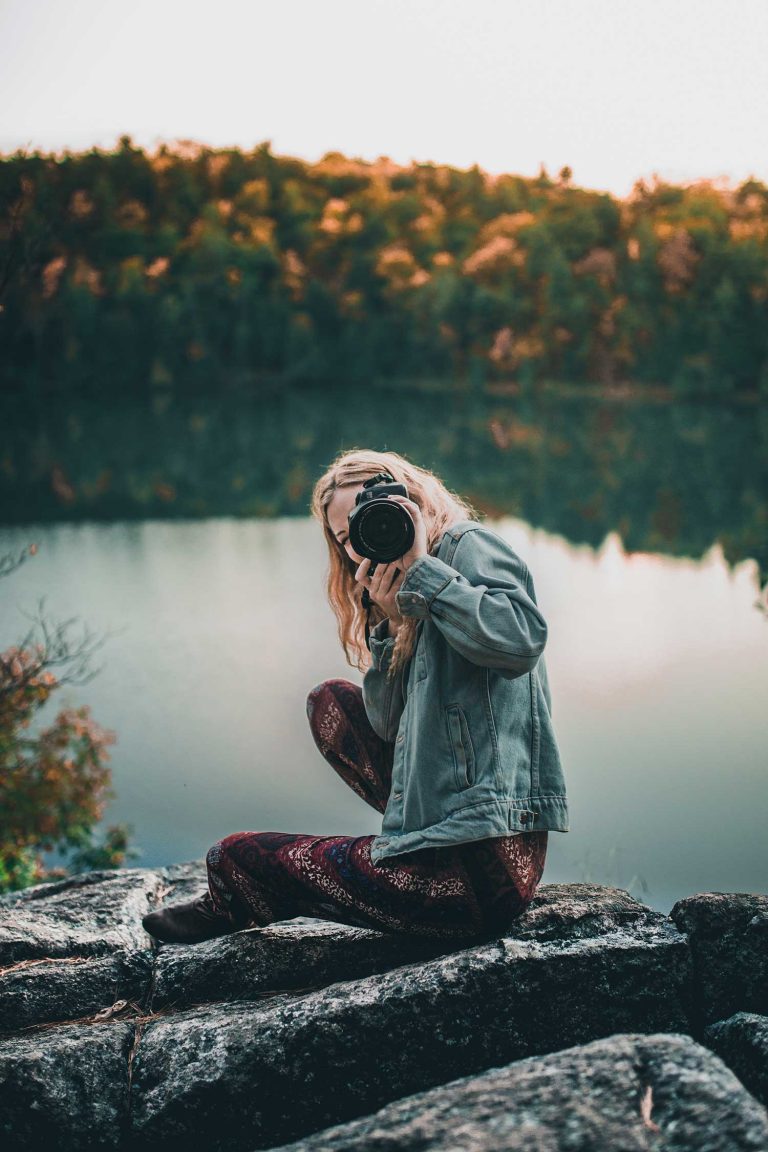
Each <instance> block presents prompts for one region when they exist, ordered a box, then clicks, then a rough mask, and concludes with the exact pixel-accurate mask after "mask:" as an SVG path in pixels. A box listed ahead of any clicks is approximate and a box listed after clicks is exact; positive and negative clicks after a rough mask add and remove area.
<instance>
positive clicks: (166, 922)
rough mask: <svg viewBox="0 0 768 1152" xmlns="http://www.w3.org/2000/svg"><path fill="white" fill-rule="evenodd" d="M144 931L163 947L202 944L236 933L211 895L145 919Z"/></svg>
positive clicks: (143, 921)
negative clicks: (213, 938) (216, 906)
mask: <svg viewBox="0 0 768 1152" xmlns="http://www.w3.org/2000/svg"><path fill="white" fill-rule="evenodd" d="M141 922H142V924H143V925H144V929H145V931H147V932H148V933H149V935H150V936H154V937H155V939H156V940H161V941H162V942H163V943H164V944H199V943H200V941H201V940H210V939H211V938H212V937H214V936H224V935H225V934H226V933H227V932H234V931H236V929H235V926H234V924H233V923H232V921H231V920H227V919H226V917H224V916H220V915H219V914H218V912H216V911H215V909H214V907H213V901H212V900H211V894H210V892H204V893H203V895H202V896H198V897H197V898H196V899H195V900H187V902H186V903H185V904H171V906H170V907H169V908H161V909H159V910H158V911H157V912H149V913H148V914H147V915H146V916H144V917H143V918H142V921H141Z"/></svg>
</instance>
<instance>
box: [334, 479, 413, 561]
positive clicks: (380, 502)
mask: <svg viewBox="0 0 768 1152" xmlns="http://www.w3.org/2000/svg"><path fill="white" fill-rule="evenodd" d="M392 496H405V497H406V499H407V497H408V489H407V488H406V487H405V485H404V484H396V483H395V481H394V479H393V477H392V476H390V475H389V474H388V473H387V472H380V473H379V474H378V475H377V476H372V477H371V479H370V480H366V481H365V483H364V484H363V489H362V491H361V492H358V494H357V496H356V498H355V507H354V508H353V509H352V511H351V512H350V514H349V542H350V544H351V545H352V547H353V548H354V550H355V552H357V554H358V556H365V557H367V558H368V559H369V560H374V561H375V562H376V563H377V564H389V562H390V561H391V560H397V558H398V557H399V556H403V555H404V554H405V553H406V552H407V551H408V550H409V549H410V548H411V546H412V545H413V542H414V540H415V539H416V529H415V527H414V523H413V520H412V518H411V515H410V513H409V512H408V510H407V508H404V507H403V505H402V504H399V503H398V502H397V500H392V499H390V497H392ZM372 570H373V568H372V569H371V571H372Z"/></svg>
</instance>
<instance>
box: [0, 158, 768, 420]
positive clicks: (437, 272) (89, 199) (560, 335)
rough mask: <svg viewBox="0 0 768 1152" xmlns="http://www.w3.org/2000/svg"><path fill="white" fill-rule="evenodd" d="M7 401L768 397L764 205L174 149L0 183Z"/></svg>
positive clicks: (555, 181)
mask: <svg viewBox="0 0 768 1152" xmlns="http://www.w3.org/2000/svg"><path fill="white" fill-rule="evenodd" d="M0 236H3V237H5V239H6V244H5V251H6V256H5V259H4V261H3V260H2V259H0V291H2V288H3V282H5V292H4V311H3V313H2V314H0V365H4V367H3V368H1V369H0V375H1V376H3V377H4V381H5V383H6V386H7V387H8V388H9V389H11V390H13V391H15V392H18V393H22V394H23V393H25V392H34V391H35V390H36V389H39V388H40V387H47V388H50V387H55V388H57V389H61V390H69V389H72V390H75V389H81V388H83V387H85V388H90V389H92V390H94V392H95V393H96V394H97V395H98V397H99V398H103V396H104V395H105V393H106V392H109V391H111V392H112V393H113V394H117V393H121V394H122V393H125V392H131V391H132V392H136V393H143V392H146V390H150V391H151V390H152V389H163V388H173V387H176V388H179V389H187V388H190V387H193V386H194V387H199V388H201V389H207V390H215V389H216V388H218V387H221V386H229V385H235V386H244V387H246V388H249V389H253V388H254V387H258V386H261V385H263V384H265V383H277V384H278V385H281V386H282V385H286V384H291V383H293V382H295V381H302V382H308V383H310V384H320V385H323V384H328V383H334V384H338V383H343V382H356V383H359V382H360V381H370V380H371V379H380V380H390V379H393V378H399V379H405V380H410V379H417V378H426V379H438V378H439V379H447V378H449V377H452V378H455V379H459V380H464V381H468V382H470V383H471V384H473V385H477V386H479V385H483V384H485V383H486V382H490V383H493V382H495V381H498V380H501V381H504V382H506V381H510V380H514V381H515V382H516V383H520V384H525V385H533V386H535V385H538V384H540V383H546V382H548V381H566V382H568V383H570V384H579V383H584V384H591V385H594V384H597V385H601V386H605V387H612V386H614V385H616V384H621V383H627V382H629V383H633V384H636V385H640V386H645V385H649V386H657V385H666V386H671V387H672V388H674V390H675V391H676V392H677V393H679V394H681V395H686V396H687V395H689V394H695V393H714V394H717V395H722V396H732V395H734V394H736V393H739V392H750V393H754V392H755V391H757V390H760V391H762V392H763V393H766V394H768V329H766V325H765V307H766V302H767V301H768V278H767V275H766V269H767V268H768V187H766V186H765V185H764V184H762V183H761V182H760V181H757V180H753V179H750V180H746V181H744V182H743V183H742V184H741V185H740V186H738V187H735V188H730V187H724V186H720V185H718V184H717V183H713V182H707V181H699V182H697V183H692V184H690V185H686V186H675V185H671V184H668V183H665V182H662V181H658V180H656V181H654V182H651V183H646V182H643V181H638V182H637V184H636V185H635V187H634V189H633V191H632V193H631V194H630V195H629V196H628V197H627V198H626V199H623V200H619V199H617V198H615V197H613V196H611V195H609V194H608V193H603V192H597V191H592V190H590V189H585V188H580V187H578V186H576V185H575V184H574V183H573V180H572V173H571V172H570V171H569V170H568V169H567V168H564V169H563V170H562V171H561V172H560V173H559V175H558V176H557V177H550V176H549V175H548V174H547V173H546V171H544V170H543V169H542V172H541V173H540V174H539V176H538V177H536V178H524V177H521V176H516V175H513V174H503V175H492V174H490V173H487V172H484V171H483V170H482V169H480V168H479V167H478V166H474V167H472V168H470V169H468V170H466V171H465V170H460V169H456V168H452V167H449V166H447V165H440V164H432V163H426V164H418V163H414V164H411V165H409V166H407V167H404V166H399V165H397V164H394V163H393V162H392V161H390V160H389V159H387V158H386V157H380V158H379V160H377V161H373V162H367V161H363V160H359V159H355V158H349V157H345V156H343V155H341V154H340V153H337V152H330V153H327V154H326V155H325V156H324V157H323V158H322V159H321V160H320V161H319V162H317V163H314V164H309V163H305V162H303V161H301V160H299V159H296V158H292V157H285V156H283V157H281V156H276V155H274V154H273V153H272V152H271V150H270V147H269V145H268V144H263V145H261V146H259V147H258V148H256V149H254V150H253V151H249V152H244V151H240V150H238V149H222V150H214V149H210V148H206V147H203V146H202V145H197V144H194V143H190V142H179V143H178V144H176V145H173V146H167V145H163V146H162V147H160V148H159V149H158V150H157V151H156V152H155V153H153V154H152V153H147V152H144V151H143V150H141V149H139V148H136V147H134V146H133V144H132V142H131V140H130V139H129V138H128V137H125V138H123V139H122V140H121V141H120V144H119V146H118V147H117V148H116V149H115V150H114V151H112V152H104V151H100V150H98V149H94V150H92V151H90V152H88V153H82V154H70V153H67V154H64V155H63V156H50V155H41V154H34V155H27V154H22V153H19V154H17V155H15V156H9V157H6V158H4V159H0Z"/></svg>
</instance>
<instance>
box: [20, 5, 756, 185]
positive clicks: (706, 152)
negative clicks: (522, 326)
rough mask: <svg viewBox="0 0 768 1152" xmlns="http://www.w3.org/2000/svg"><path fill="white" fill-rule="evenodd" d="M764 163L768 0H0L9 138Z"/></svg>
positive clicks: (518, 163)
mask: <svg viewBox="0 0 768 1152" xmlns="http://www.w3.org/2000/svg"><path fill="white" fill-rule="evenodd" d="M123 133H129V134H130V135H132V136H133V138H134V140H135V141H136V142H137V143H139V144H142V145H144V146H147V147H152V146H154V145H155V144H157V143H158V142H159V141H161V140H169V141H170V140H175V139H194V140H199V141H202V142H204V143H207V144H212V145H225V144H226V145H231V144H235V145H239V146H240V147H243V148H251V147H253V146H254V145H256V144H259V143H261V142H262V141H264V140H271V142H272V148H273V150H274V151H275V152H277V153H279V154H282V155H292V156H300V157H303V158H305V159H307V160H317V159H319V158H320V157H321V156H322V155H323V153H324V152H328V151H340V152H343V153H345V154H347V155H350V156H360V157H363V158H365V159H371V160H372V159H375V158H376V157H378V156H381V155H386V156H390V157H391V158H392V159H393V160H395V161H396V162H398V163H402V164H407V163H409V162H410V161H411V160H418V161H434V162H438V163H446V164H452V165H455V166H458V167H462V168H466V167H468V166H470V165H471V164H474V163H477V164H479V165H480V166H481V167H482V168H484V169H485V170H486V171H489V172H515V173H520V174H523V175H535V174H536V172H537V171H538V169H539V165H540V164H542V163H543V164H545V165H546V167H547V169H548V170H549V172H550V173H551V174H555V173H556V172H558V171H559V169H560V168H562V167H563V165H566V164H567V165H570V167H571V168H572V169H573V173H574V182H575V183H578V184H581V185H584V186H586V187H591V188H604V189H608V190H610V191H612V192H614V193H617V194H619V195H624V194H626V193H627V192H628V191H629V190H630V189H631V187H632V184H633V183H634V181H635V180H636V179H638V178H639V177H646V178H647V177H650V176H651V175H652V174H653V173H654V172H656V173H658V174H659V175H660V176H661V177H663V178H665V179H669V180H674V181H689V180H695V179H698V178H701V177H707V178H724V179H726V180H729V181H731V182H736V181H740V180H743V179H744V178H746V177H747V176H749V175H754V176H756V177H757V178H758V179H761V180H763V181H767V182H768V0H640V2H636V3H630V2H625V0H216V3H210V2H209V3H201V2H200V0H132V2H131V3H123V4H118V3H115V2H114V0H66V2H64V0H0V150H2V151H3V152H11V151H14V150H15V149H17V148H41V149H45V150H49V149H50V150H59V149H64V148H70V149H78V150H79V149H83V148H88V147H91V146H93V145H99V146H101V147H111V146H113V145H114V143H115V141H116V140H117V138H118V137H119V136H120V135H121V134H123Z"/></svg>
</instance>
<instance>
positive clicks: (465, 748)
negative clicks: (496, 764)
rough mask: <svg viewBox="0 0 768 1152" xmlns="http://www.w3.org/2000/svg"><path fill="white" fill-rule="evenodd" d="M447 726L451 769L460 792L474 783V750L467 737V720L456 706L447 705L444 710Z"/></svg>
mask: <svg viewBox="0 0 768 1152" xmlns="http://www.w3.org/2000/svg"><path fill="white" fill-rule="evenodd" d="M445 718H446V722H447V724H448V738H449V741H450V745H451V751H452V752H453V767H454V771H455V773H456V787H457V788H458V789H459V791H461V790H462V789H464V788H470V787H471V786H472V785H473V784H474V782H475V750H474V748H473V747H472V738H471V736H470V735H469V726H468V725H467V718H466V716H465V715H464V712H463V711H462V709H461V708H460V706H459V705H458V704H448V705H447V707H446V709H445Z"/></svg>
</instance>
